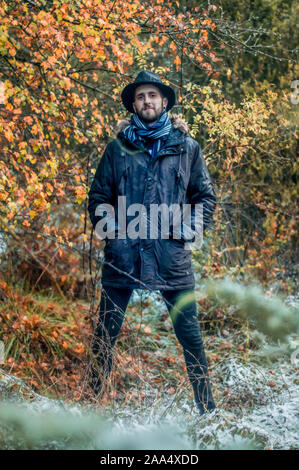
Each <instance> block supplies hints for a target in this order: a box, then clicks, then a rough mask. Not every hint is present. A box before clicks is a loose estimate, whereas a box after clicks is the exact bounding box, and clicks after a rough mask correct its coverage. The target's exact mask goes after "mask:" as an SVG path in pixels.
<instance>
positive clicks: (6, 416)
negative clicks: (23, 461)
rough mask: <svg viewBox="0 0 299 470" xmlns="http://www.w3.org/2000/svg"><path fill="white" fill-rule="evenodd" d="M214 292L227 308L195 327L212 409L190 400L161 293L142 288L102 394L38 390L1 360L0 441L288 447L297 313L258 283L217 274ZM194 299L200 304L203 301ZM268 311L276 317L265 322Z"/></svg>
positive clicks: (62, 445) (18, 445)
mask: <svg viewBox="0 0 299 470" xmlns="http://www.w3.org/2000/svg"><path fill="white" fill-rule="evenodd" d="M201 292H202V291H201ZM235 292H237V293H238V295H237V296H235ZM248 292H250V295H248ZM253 294H254V296H255V298H254V299H252V300H250V297H252V295H253ZM213 295H215V297H216V300H215V302H216V301H217V298H218V300H219V296H220V297H221V299H222V300H223V299H224V298H225V297H226V298H228V300H229V307H226V310H222V309H219V310H217V309H216V307H215V305H212V307H211V310H210V312H209V311H205V312H203V315H202V316H201V320H202V325H205V318H207V319H208V320H209V321H208V325H212V326H209V328H210V329H209V330H208V331H205V332H204V341H205V345H206V351H207V355H208V359H209V366H210V376H211V382H212V385H213V392H214V396H215V401H216V404H217V407H218V409H217V410H216V411H215V412H213V413H211V414H207V415H205V416H200V415H199V414H198V413H197V410H196V408H195V407H194V403H193V397H192V393H191V387H190V385H189V383H188V380H187V376H186V373H185V370H184V361H183V357H182V354H181V351H180V348H179V345H178V343H176V341H175V335H174V332H173V330H172V327H171V322H170V320H169V316H167V315H166V307H165V305H163V302H161V298H160V297H159V296H158V295H151V296H149V295H146V294H142V299H141V301H140V294H139V293H134V296H133V298H132V301H131V303H130V307H129V309H128V314H127V317H126V320H125V323H124V327H123V333H122V336H121V338H120V341H119V343H118V346H117V347H116V355H115V359H116V366H115V369H114V372H113V374H112V377H113V378H112V380H111V383H110V391H109V394H108V397H106V399H105V400H103V401H102V402H101V403H98V401H97V399H96V397H95V399H93V400H91V399H85V398H84V395H82V399H81V400H80V401H79V402H78V401H77V402H75V401H72V400H71V399H65V397H63V396H62V397H59V399H52V398H49V397H46V396H42V394H39V393H36V392H35V391H33V390H32V389H31V388H30V387H28V386H27V385H26V384H25V383H24V382H23V381H22V380H21V379H19V378H16V377H14V376H12V375H10V374H9V373H8V372H7V371H4V370H3V371H1V370H0V400H1V402H0V423H1V426H0V447H1V448H3V449H39V448H41V449H69V448H72V449H103V450H110V449H164V450H166V449H169V450H172V449H231V448H232V449H297V448H298V438H297V435H298V411H297V410H298V402H297V395H298V375H297V370H296V365H297V357H296V347H297V343H296V337H295V333H296V329H297V325H298V319H297V318H293V317H292V316H293V315H295V314H297V310H296V307H297V305H298V303H297V298H295V297H294V296H292V298H291V299H285V303H284V304H282V303H281V301H280V300H279V299H277V298H275V297H273V298H272V299H271V298H270V299H269V302H268V301H267V302H265V303H263V302H262V298H263V297H262V296H263V294H262V292H261V291H260V290H259V289H256V290H254V291H253V290H252V291H249V290H246V289H242V288H239V290H238V289H236V290H234V289H233V288H232V285H231V284H226V285H225V284H224V283H222V284H221V285H218V288H216V287H215V288H214V290H213ZM270 297H271V296H270ZM199 305H201V307H202V309H205V304H202V303H200V304H199ZM288 306H290V308H288ZM259 309H260V312H263V316H262V317H263V318H264V320H265V321H264V322H263V318H259V316H258V313H259V312H258V310H259ZM277 310H279V311H278V313H277V314H276V311H277ZM223 312H224V313H223ZM251 312H252V316H251ZM246 313H247V315H248V322H245V321H244V318H245V315H246ZM238 315H239V316H238ZM209 316H210V317H211V316H212V317H213V318H214V319H213V320H211V319H210V318H208V317H209ZM273 317H275V318H276V319H277V321H274V322H273V321H272V322H270V328H268V329H267V326H268V320H269V319H270V318H273ZM288 318H291V321H290V322H289V324H288V325H284V327H283V328H282V329H281V331H278V330H277V328H279V323H278V322H279V321H280V322H287V321H288ZM256 319H257V320H258V321H257V322H256ZM252 320H253V322H252V325H251V328H249V326H248V324H249V323H250V322H251V321H252ZM257 327H258V328H259V329H254V328H257ZM271 335H272V336H271ZM274 339H275V341H274ZM82 385H83V384H82V383H78V385H77V388H78V389H80V388H81V387H82ZM116 389H117V390H118V393H115V391H116Z"/></svg>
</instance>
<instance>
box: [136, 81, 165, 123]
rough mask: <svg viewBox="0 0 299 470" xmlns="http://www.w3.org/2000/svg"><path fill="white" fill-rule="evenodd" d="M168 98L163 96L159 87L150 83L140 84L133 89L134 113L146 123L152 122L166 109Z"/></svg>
mask: <svg viewBox="0 0 299 470" xmlns="http://www.w3.org/2000/svg"><path fill="white" fill-rule="evenodd" d="M167 103H168V100H167V98H163V96H162V95H161V92H160V90H159V88H157V87H155V86H152V85H141V86H139V87H138V88H137V89H136V91H135V101H134V102H133V108H134V111H135V113H136V114H137V115H138V116H139V118H140V119H142V120H143V121H144V122H145V123H146V124H154V123H155V122H156V121H157V120H158V119H159V117H160V116H161V114H162V113H163V111H164V107H165V109H166V106H167Z"/></svg>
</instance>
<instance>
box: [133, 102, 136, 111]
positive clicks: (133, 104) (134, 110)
mask: <svg viewBox="0 0 299 470" xmlns="http://www.w3.org/2000/svg"><path fill="white" fill-rule="evenodd" d="M132 106H133V109H134V113H136V107H135V104H134V103H132Z"/></svg>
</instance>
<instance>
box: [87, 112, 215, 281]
mask: <svg viewBox="0 0 299 470" xmlns="http://www.w3.org/2000/svg"><path fill="white" fill-rule="evenodd" d="M170 117H171V120H172V124H173V126H172V130H171V132H170V134H169V136H168V138H167V141H166V143H165V144H164V146H163V147H162V149H161V150H160V151H159V153H158V154H157V155H156V156H155V157H154V158H152V157H151V155H150V153H149V152H148V151H147V150H146V149H144V148H140V147H137V146H135V145H132V144H131V143H130V142H129V141H127V140H126V138H125V136H124V134H123V132H122V130H123V129H124V128H125V127H126V126H127V125H128V124H129V121H122V123H121V125H120V127H119V130H118V134H117V138H116V139H114V140H113V141H112V142H110V143H109V144H108V145H107V147H106V150H105V152H104V155H103V157H102V158H101V160H100V163H99V165H98V168H97V171H96V174H95V177H94V180H93V182H92V185H91V188H90V191H89V202H88V211H89V214H90V219H91V222H92V224H93V227H94V228H96V224H97V222H98V221H99V220H100V219H101V216H96V215H95V211H96V207H97V206H98V204H101V203H108V204H111V205H112V206H113V207H114V208H115V216H116V220H117V213H118V196H126V204H127V208H128V206H129V205H131V204H134V203H139V204H143V205H144V206H145V207H146V208H148V210H149V207H150V204H158V205H160V204H161V203H165V204H167V205H168V206H169V205H170V204H174V203H178V204H183V203H185V204H187V203H188V204H191V205H192V204H197V203H202V204H203V230H204V231H205V230H206V228H207V227H208V225H209V224H210V223H211V221H212V216H213V213H214V211H215V207H216V195H215V190H214V187H213V184H212V181H211V178H210V175H209V171H208V169H207V166H206V163H205V160H204V157H203V155H202V151H201V148H200V145H199V144H198V143H197V142H196V141H195V140H194V139H193V138H192V137H190V135H189V134H188V127H187V125H186V123H185V122H184V121H183V120H182V119H180V118H178V117H177V116H175V115H172V116H170ZM192 207H193V206H192ZM135 217H136V215H134V216H128V217H127V226H128V224H129V222H130V221H131V220H132V219H134V218H135ZM117 228H118V226H117V225H116V238H115V239H106V245H105V248H104V264H103V269H102V285H103V286H105V285H109V286H114V287H120V288H133V289H134V288H139V289H149V290H156V289H159V290H173V289H186V288H191V287H194V284H195V283H194V274H193V270H192V265H191V256H190V255H191V250H190V249H189V250H186V249H185V240H186V238H184V236H182V237H181V238H180V239H175V238H173V237H170V238H169V239H165V238H162V237H161V236H160V234H159V235H158V238H157V239H155V238H154V239H153V238H152V239H151V238H150V237H149V236H148V237H147V238H144V239H142V238H137V239H131V238H129V237H126V238H125V239H122V238H117ZM189 240H190V239H189ZM191 241H192V240H191Z"/></svg>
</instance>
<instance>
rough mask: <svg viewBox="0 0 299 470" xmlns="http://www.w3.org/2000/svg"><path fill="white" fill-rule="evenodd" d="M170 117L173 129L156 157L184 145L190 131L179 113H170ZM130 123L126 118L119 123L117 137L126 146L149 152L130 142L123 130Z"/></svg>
mask: <svg viewBox="0 0 299 470" xmlns="http://www.w3.org/2000/svg"><path fill="white" fill-rule="evenodd" d="M169 117H170V119H171V122H172V127H171V130H170V132H169V135H168V138H167V140H166V142H165V144H164V145H163V147H162V149H161V150H160V152H159V153H158V154H157V155H156V157H155V159H156V158H159V157H160V156H162V155H163V156H165V155H167V154H171V153H173V152H172V151H171V149H173V147H177V146H179V145H182V144H183V143H184V140H185V136H186V134H187V133H188V130H189V129H188V125H187V123H186V122H185V121H184V120H183V119H182V118H180V117H179V116H178V115H177V114H172V115H169ZM128 125H130V120H129V119H124V120H122V121H120V122H119V123H118V125H117V128H116V136H117V138H118V139H120V140H121V141H122V142H123V143H124V144H125V145H126V146H131V147H133V148H134V149H138V150H143V151H145V152H147V153H149V152H148V150H146V149H144V148H142V147H139V146H138V145H136V144H133V143H132V142H130V141H128V140H127V139H126V137H125V135H124V133H123V130H124V129H125V128H126V127H127V126H128Z"/></svg>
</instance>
